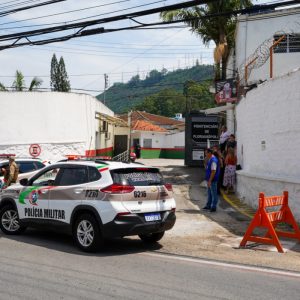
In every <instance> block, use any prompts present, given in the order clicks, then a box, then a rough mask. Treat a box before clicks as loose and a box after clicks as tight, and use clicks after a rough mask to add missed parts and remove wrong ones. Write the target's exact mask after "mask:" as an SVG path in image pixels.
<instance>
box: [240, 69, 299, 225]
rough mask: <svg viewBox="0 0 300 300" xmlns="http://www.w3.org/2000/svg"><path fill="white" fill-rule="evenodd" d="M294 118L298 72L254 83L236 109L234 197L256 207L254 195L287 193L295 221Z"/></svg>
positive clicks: (296, 116)
mask: <svg viewBox="0 0 300 300" xmlns="http://www.w3.org/2000/svg"><path fill="white" fill-rule="evenodd" d="M299 65H300V64H299ZM299 116H300V69H298V70H297V71H294V72H291V73H288V74H286V75H283V76H281V77H278V78H275V79H273V80H269V81H267V82H265V83H263V84H261V85H259V86H258V88H256V89H253V90H251V91H250V92H248V93H247V95H246V97H245V98H243V99H242V100H241V101H240V103H239V104H238V105H237V107H236V122H237V132H236V135H237V151H238V163H240V164H241V166H242V170H241V171H237V192H238V194H239V196H240V197H241V198H242V199H244V200H245V201H246V202H248V203H249V204H251V205H252V206H253V207H257V206H258V194H259V192H264V193H266V195H279V194H282V191H284V190H287V191H288V192H289V195H290V206H291V208H292V211H293V212H294V213H295V215H296V217H297V219H298V220H300V168H299V166H300V163H299V162H300V151H299V149H300V117H299Z"/></svg>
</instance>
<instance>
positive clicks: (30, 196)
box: [0, 160, 176, 251]
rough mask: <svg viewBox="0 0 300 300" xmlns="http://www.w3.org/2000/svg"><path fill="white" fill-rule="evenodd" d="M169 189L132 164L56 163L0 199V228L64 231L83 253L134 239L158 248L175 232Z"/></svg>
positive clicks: (155, 172) (152, 172)
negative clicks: (108, 242) (116, 240)
mask: <svg viewBox="0 0 300 300" xmlns="http://www.w3.org/2000/svg"><path fill="white" fill-rule="evenodd" d="M175 209H176V204H175V200H174V198H173V196H172V186H171V185H169V184H166V183H165V182H164V180H163V177H162V175H161V174H160V172H159V170H158V169H157V168H153V167H145V166H143V165H140V164H134V163H121V162H105V161H100V160H94V161H87V160H81V161H67V162H58V163H55V164H52V165H50V166H47V167H45V168H44V169H42V170H41V171H39V172H38V173H37V174H35V175H34V176H33V177H31V178H30V179H29V180H28V179H26V178H25V179H22V180H21V181H20V184H15V185H13V186H10V187H8V188H7V189H5V190H3V191H2V192H1V193H0V228H1V230H2V231H3V232H4V233H5V234H19V233H21V232H23V231H24V230H25V229H26V227H28V226H38V225H40V224H43V225H46V226H51V228H53V225H58V226H64V227H67V229H68V230H69V231H70V232H71V233H72V235H73V238H74V240H75V243H76V244H77V245H78V247H79V248H81V249H82V250H84V251H95V250H96V249H98V248H99V246H101V245H102V244H103V241H104V239H105V238H108V237H123V236H129V235H138V236H139V237H140V238H141V239H142V240H143V241H144V242H150V243H151V242H157V241H158V240H160V239H161V238H162V237H163V235H164V232H165V231H166V230H169V229H171V228H172V227H173V226H174V223H175V220H176V216H175Z"/></svg>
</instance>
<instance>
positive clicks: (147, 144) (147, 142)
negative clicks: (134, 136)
mask: <svg viewBox="0 0 300 300" xmlns="http://www.w3.org/2000/svg"><path fill="white" fill-rule="evenodd" d="M144 148H152V139H144Z"/></svg>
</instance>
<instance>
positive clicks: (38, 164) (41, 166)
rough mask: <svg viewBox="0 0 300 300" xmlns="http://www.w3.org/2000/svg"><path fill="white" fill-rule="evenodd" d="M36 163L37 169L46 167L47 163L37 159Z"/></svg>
mask: <svg viewBox="0 0 300 300" xmlns="http://www.w3.org/2000/svg"><path fill="white" fill-rule="evenodd" d="M34 164H35V167H36V169H37V170H39V169H42V168H44V167H45V165H44V164H43V163H41V162H40V161H35V162H34Z"/></svg>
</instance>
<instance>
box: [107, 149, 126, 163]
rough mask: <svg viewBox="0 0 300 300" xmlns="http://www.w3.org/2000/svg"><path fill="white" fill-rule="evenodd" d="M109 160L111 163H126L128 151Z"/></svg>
mask: <svg viewBox="0 0 300 300" xmlns="http://www.w3.org/2000/svg"><path fill="white" fill-rule="evenodd" d="M111 160H113V161H126V162H128V161H129V151H128V150H126V151H124V152H122V153H120V154H118V155H116V156H114V157H113V158H112V159H111Z"/></svg>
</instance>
